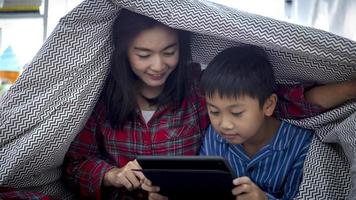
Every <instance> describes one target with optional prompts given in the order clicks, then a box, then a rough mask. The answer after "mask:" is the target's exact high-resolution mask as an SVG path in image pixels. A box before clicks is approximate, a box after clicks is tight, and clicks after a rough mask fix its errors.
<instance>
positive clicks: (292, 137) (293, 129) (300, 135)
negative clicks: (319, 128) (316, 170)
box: [277, 121, 313, 145]
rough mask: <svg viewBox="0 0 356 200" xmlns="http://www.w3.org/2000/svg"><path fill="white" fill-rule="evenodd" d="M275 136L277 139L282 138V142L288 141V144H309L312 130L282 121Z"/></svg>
mask: <svg viewBox="0 0 356 200" xmlns="http://www.w3.org/2000/svg"><path fill="white" fill-rule="evenodd" d="M277 134H278V137H279V138H283V139H282V140H284V141H289V142H293V141H294V142H297V143H299V142H310V141H311V140H312V138H313V130H310V129H306V128H303V127H301V126H297V125H294V124H291V123H289V122H287V121H282V123H281V125H280V127H279V129H278V131H277ZM289 142H288V143H289ZM286 145H287V144H286Z"/></svg>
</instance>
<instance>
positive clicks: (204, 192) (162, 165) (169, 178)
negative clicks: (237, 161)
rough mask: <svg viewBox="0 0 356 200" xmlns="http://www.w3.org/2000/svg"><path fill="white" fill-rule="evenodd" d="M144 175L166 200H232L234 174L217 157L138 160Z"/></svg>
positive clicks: (222, 160) (168, 157) (139, 157)
mask: <svg viewBox="0 0 356 200" xmlns="http://www.w3.org/2000/svg"><path fill="white" fill-rule="evenodd" d="M136 159H137V161H138V163H139V164H140V166H141V167H142V172H143V174H144V175H145V176H146V177H147V178H148V179H150V180H151V181H152V183H153V185H157V186H159V187H160V188H161V190H160V193H161V194H163V195H165V196H168V197H169V199H170V200H171V199H234V198H233V196H232V193H231V190H232V188H233V184H232V180H233V179H234V178H235V175H234V172H233V170H232V169H231V168H230V166H229V164H228V163H227V162H226V161H225V159H224V158H223V157H218V156H138V157H137V158H136Z"/></svg>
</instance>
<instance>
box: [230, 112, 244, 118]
mask: <svg viewBox="0 0 356 200" xmlns="http://www.w3.org/2000/svg"><path fill="white" fill-rule="evenodd" d="M231 114H232V115H233V116H235V117H239V116H241V114H242V112H232V113H231Z"/></svg>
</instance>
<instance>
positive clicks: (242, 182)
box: [232, 176, 268, 200]
mask: <svg viewBox="0 0 356 200" xmlns="http://www.w3.org/2000/svg"><path fill="white" fill-rule="evenodd" d="M233 184H234V185H236V187H235V188H234V189H232V194H233V195H234V196H236V200H250V199H254V200H267V199H268V198H267V196H266V194H265V193H264V192H263V191H262V190H261V189H260V188H259V187H258V186H257V185H256V184H255V183H254V182H252V181H251V179H250V178H249V177H247V176H243V177H239V178H236V179H234V180H233Z"/></svg>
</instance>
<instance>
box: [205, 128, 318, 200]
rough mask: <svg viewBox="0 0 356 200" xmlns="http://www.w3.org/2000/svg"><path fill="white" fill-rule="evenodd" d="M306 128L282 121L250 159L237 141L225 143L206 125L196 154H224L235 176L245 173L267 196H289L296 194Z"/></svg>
mask: <svg viewBox="0 0 356 200" xmlns="http://www.w3.org/2000/svg"><path fill="white" fill-rule="evenodd" d="M312 136H313V135H312V132H311V131H310V130H307V129H304V128H301V127H298V126H294V125H292V124H290V123H288V122H284V121H282V123H281V126H280V127H279V129H278V131H277V133H276V134H275V135H274V136H273V138H272V140H271V142H270V143H269V144H267V145H266V146H264V147H263V148H262V149H260V150H259V151H258V152H257V153H256V155H254V156H253V157H252V158H250V157H249V156H248V155H247V154H246V152H245V150H244V149H243V147H242V145H241V144H229V143H227V142H226V140H224V139H223V138H222V137H221V136H220V135H219V134H218V133H217V132H215V130H214V129H213V127H212V126H211V125H210V126H209V128H208V129H207V131H206V134H205V138H204V142H203V145H202V148H201V150H200V155H214V156H222V157H224V158H225V159H226V160H227V161H228V162H229V164H230V165H231V167H232V169H233V170H235V172H236V175H237V177H240V176H248V177H249V178H250V179H251V180H252V181H253V182H254V183H255V184H256V185H258V186H259V187H260V189H261V190H263V191H264V192H265V193H266V195H267V196H268V198H269V199H292V198H293V197H294V196H296V194H297V193H298V188H299V185H300V182H301V180H302V177H303V164H304V160H305V157H306V155H307V152H308V149H309V146H310V142H311V139H312Z"/></svg>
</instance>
